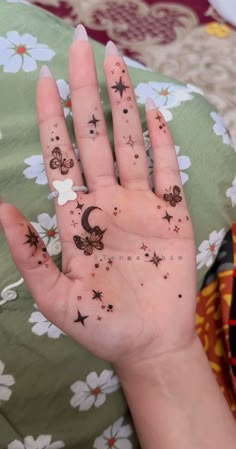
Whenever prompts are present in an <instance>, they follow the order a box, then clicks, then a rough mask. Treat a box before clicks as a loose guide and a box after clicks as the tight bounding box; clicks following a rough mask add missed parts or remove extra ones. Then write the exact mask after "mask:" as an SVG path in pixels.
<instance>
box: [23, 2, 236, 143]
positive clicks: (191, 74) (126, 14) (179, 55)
mask: <svg viewBox="0 0 236 449" xmlns="http://www.w3.org/2000/svg"><path fill="white" fill-rule="evenodd" d="M30 1H31V3H34V4H36V5H38V6H40V7H42V8H45V9H47V10H48V11H50V12H51V13H53V14H55V15H57V16H59V17H61V18H63V19H65V20H66V21H67V22H69V23H71V24H72V25H73V26H75V25H76V24H78V23H83V24H84V25H85V26H86V28H87V30H88V33H89V36H90V37H91V38H93V39H96V40H97V41H99V42H101V43H103V44H105V43H106V42H107V41H108V40H109V39H111V40H113V41H114V42H115V43H116V44H117V46H118V47H119V49H120V50H121V52H122V53H124V54H126V55H127V56H130V57H133V58H135V59H136V60H138V61H140V62H142V63H143V64H145V65H147V66H149V67H150V68H151V69H153V70H157V71H160V72H162V73H164V74H166V75H169V76H172V77H173V78H176V79H178V80H180V81H184V82H188V83H192V84H195V85H197V86H199V87H200V88H201V89H203V91H204V92H205V94H206V96H207V97H208V99H209V100H210V101H211V102H212V103H213V104H215V105H216V107H217V108H218V109H219V110H220V112H221V113H222V115H223V116H224V118H225V121H226V124H227V126H228V127H229V129H230V130H231V134H232V137H233V140H234V145H235V146H236V119H235V105H236V77H235V67H236V52H235V48H236V30H235V29H234V28H233V27H231V26H229V25H228V24H226V23H224V20H223V19H222V18H221V17H219V16H218V14H217V13H216V12H215V11H214V10H213V8H212V7H211V6H210V5H209V3H208V1H207V0H183V1H172V2H170V1H168V0H165V1H155V0H126V1H124V0H115V1H114V0H66V1H64V0H63V1H62V0H41V1H40V2H38V1H36V0H30Z"/></svg>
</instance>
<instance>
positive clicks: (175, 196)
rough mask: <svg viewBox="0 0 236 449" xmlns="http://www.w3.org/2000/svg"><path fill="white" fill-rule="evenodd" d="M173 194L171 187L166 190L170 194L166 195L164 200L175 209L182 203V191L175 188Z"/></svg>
mask: <svg viewBox="0 0 236 449" xmlns="http://www.w3.org/2000/svg"><path fill="white" fill-rule="evenodd" d="M172 190H173V191H172V192H171V187H169V190H166V192H168V193H164V195H163V200H164V201H166V202H167V203H169V204H170V206H172V207H175V206H176V204H178V203H180V202H181V201H182V196H181V195H180V192H181V189H180V187H178V186H176V185H175V186H174V187H173V189H172Z"/></svg>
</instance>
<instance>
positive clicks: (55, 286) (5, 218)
mask: <svg viewBox="0 0 236 449" xmlns="http://www.w3.org/2000/svg"><path fill="white" fill-rule="evenodd" d="M0 224H1V226H2V229H3V232H4V234H5V237H6V240H7V243H8V245H9V248H10V251H11V255H12V258H13V260H14V262H15V264H16V266H17V268H18V270H19V271H20V273H21V275H22V277H23V278H24V280H25V282H26V284H27V286H28V287H29V290H30V291H31V293H32V295H33V297H34V299H35V301H36V302H37V304H38V306H39V308H40V310H41V311H42V313H44V314H45V316H47V317H52V316H53V311H52V308H54V301H52V299H53V298H58V296H59V292H61V291H63V290H62V284H64V282H65V280H67V281H68V279H67V278H66V276H65V275H64V274H63V273H61V272H60V270H59V269H58V267H57V266H56V265H55V263H54V262H53V260H52V258H51V257H50V256H49V254H48V252H47V248H46V247H45V245H44V242H43V240H42V239H41V237H40V236H39V235H38V233H37V232H36V231H35V229H34V227H33V226H32V225H31V224H30V223H29V221H28V220H27V219H26V218H25V217H24V215H23V214H22V213H21V212H20V211H19V210H18V209H17V208H16V207H14V206H13V205H11V204H8V203H3V202H0ZM64 288H65V285H64ZM52 293H53V294H52ZM57 293H58V295H57ZM60 296H61V294H60ZM57 314H58V311H57V313H56V315H57Z"/></svg>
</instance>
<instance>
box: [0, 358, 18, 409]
mask: <svg viewBox="0 0 236 449" xmlns="http://www.w3.org/2000/svg"><path fill="white" fill-rule="evenodd" d="M4 369H5V365H4V363H3V362H2V360H0V406H1V402H2V401H4V402H5V401H9V399H10V397H11V395H12V391H11V389H10V388H9V387H11V386H12V385H14V384H15V379H14V377H13V376H12V375H11V374H3V372H4Z"/></svg>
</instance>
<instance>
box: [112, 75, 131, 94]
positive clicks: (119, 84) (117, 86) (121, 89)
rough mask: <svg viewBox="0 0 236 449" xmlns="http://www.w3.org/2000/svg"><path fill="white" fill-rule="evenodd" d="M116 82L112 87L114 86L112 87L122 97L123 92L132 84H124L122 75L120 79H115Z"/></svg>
mask: <svg viewBox="0 0 236 449" xmlns="http://www.w3.org/2000/svg"><path fill="white" fill-rule="evenodd" d="M115 83H116V84H115V85H114V86H111V88H112V89H115V93H116V92H119V94H120V98H122V96H123V92H124V91H126V89H129V88H130V86H125V84H123V81H122V77H121V76H120V79H119V81H115Z"/></svg>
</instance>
